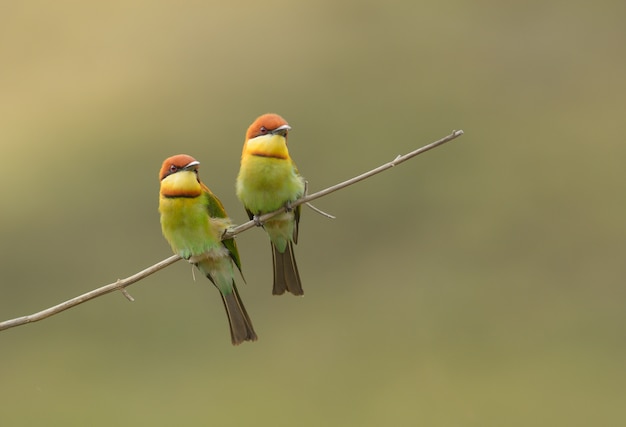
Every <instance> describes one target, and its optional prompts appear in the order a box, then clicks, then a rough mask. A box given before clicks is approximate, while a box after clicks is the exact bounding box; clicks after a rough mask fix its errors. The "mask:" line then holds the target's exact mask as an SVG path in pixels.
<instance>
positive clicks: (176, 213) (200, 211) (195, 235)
mask: <svg viewBox="0 0 626 427" xmlns="http://www.w3.org/2000/svg"><path fill="white" fill-rule="evenodd" d="M199 165H200V162H198V161H197V160H196V159H194V158H193V157H191V156H189V155H187V154H178V155H176V156H172V157H168V158H167V159H165V161H164V162H163V165H162V166H161V170H160V172H159V179H160V181H161V184H160V192H159V213H160V221H161V231H162V232H163V236H164V237H165V239H166V240H167V242H168V243H169V245H170V246H171V248H172V251H174V253H176V254H178V255H180V257H181V258H183V259H185V260H187V261H189V262H190V263H192V264H193V265H195V266H196V267H197V268H198V270H200V271H201V272H202V273H203V274H204V275H205V276H206V277H207V278H208V279H209V280H210V281H211V282H212V283H213V284H214V285H215V287H216V288H217V289H218V290H219V291H220V295H221V296H222V302H223V303H224V308H225V309H226V315H227V316H228V322H229V325H230V335H231V341H232V343H233V345H238V344H240V343H242V342H244V341H256V339H257V335H256V333H255V332H254V328H253V327H252V322H251V321H250V317H249V316H248V313H247V311H246V308H245V307H244V305H243V302H242V300H241V297H240V296H239V292H238V291H237V286H236V285H235V272H234V268H233V263H234V264H235V266H236V267H237V269H239V271H240V272H241V260H240V258H239V251H238V249H237V245H236V243H235V240H234V239H232V238H231V239H225V240H221V238H222V235H223V233H224V232H225V231H226V229H227V228H228V227H229V226H230V225H231V222H230V219H229V218H228V217H227V215H226V211H225V210H224V206H223V205H222V203H221V202H220V200H219V199H218V198H217V197H216V196H215V194H213V193H212V192H211V190H209V188H208V187H207V186H206V185H204V184H203V183H202V181H200V178H199V177H198V167H199ZM242 277H243V276H242Z"/></svg>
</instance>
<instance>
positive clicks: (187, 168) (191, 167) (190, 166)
mask: <svg viewBox="0 0 626 427" xmlns="http://www.w3.org/2000/svg"><path fill="white" fill-rule="evenodd" d="M199 164H200V162H199V161H197V160H194V161H193V162H190V163H189V164H187V165H185V167H184V168H183V169H182V170H185V171H192V170H194V169H195V168H196V166H198V165H199Z"/></svg>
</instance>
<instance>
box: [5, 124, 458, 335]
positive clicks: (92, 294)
mask: <svg viewBox="0 0 626 427" xmlns="http://www.w3.org/2000/svg"><path fill="white" fill-rule="evenodd" d="M461 135H463V131H462V130H457V131H453V132H452V133H451V134H450V135H448V136H446V137H444V138H441V139H440V140H438V141H435V142H433V143H430V144H428V145H425V146H423V147H421V148H419V149H417V150H415V151H412V152H410V153H408V154H405V155H399V156H397V157H396V158H395V159H394V160H393V161H391V162H389V163H385V164H384V165H381V166H379V167H377V168H375V169H372V170H370V171H368V172H365V173H363V174H361V175H359V176H355V177H354V178H351V179H348V180H346V181H344V182H341V183H339V184H336V185H333V186H332V187H328V188H326V189H324V190H321V191H318V192H317V193H313V194H308V195H305V196H304V197H301V198H300V199H298V200H296V201H294V202H293V203H291V207H296V206H298V205H301V204H303V203H308V202H310V201H312V200H315V199H319V198H320V197H323V196H326V195H327V194H330V193H333V192H335V191H338V190H341V189H342V188H345V187H348V186H350V185H352V184H355V183H357V182H359V181H363V180H364V179H366V178H369V177H371V176H373V175H376V174H378V173H380V172H383V171H385V170H387V169H390V168H392V167H394V166H397V165H399V164H400V163H402V162H405V161H407V160H409V159H411V158H413V157H415V156H417V155H419V154H422V153H424V152H426V151H428V150H432V149H433V148H435V147H438V146H440V145H442V144H445V143H446V142H448V141H452V140H453V139H455V138H457V137H459V136H461ZM284 211H285V208H284V207H283V208H281V209H278V210H277V211H274V212H270V213H267V214H264V215H261V216H260V217H259V221H260V222H261V223H263V222H265V221H267V220H268V219H270V218H272V217H273V216H275V215H278V214H279V213H281V212H284ZM254 226H255V222H254V221H248V222H246V223H244V224H241V225H239V226H237V227H233V228H231V229H230V230H229V231H227V232H226V233H224V236H222V238H223V239H227V238H231V237H234V236H236V235H237V234H239V233H243V232H244V231H246V230H249V229H251V228H253V227H254ZM180 259H181V258H180V257H179V256H178V255H172V256H171V257H169V258H167V259H164V260H163V261H160V262H158V263H156V264H154V265H152V266H150V267H148V268H146V269H145V270H142V271H140V272H138V273H136V274H133V275H132V276H130V277H127V278H125V279H120V280H117V281H116V282H114V283H110V284H108V285H105V286H102V287H100V288H98V289H94V290H92V291H89V292H87V293H84V294H82V295H79V296H77V297H74V298H72V299H69V300H67V301H64V302H62V303H60V304H57V305H55V306H52V307H50V308H47V309H45V310H42V311H39V312H37V313H34V314H30V315H28V316H22V317H17V318H15V319H10V320H5V321H4V322H0V331H2V330H5V329H9V328H13V327H15V326H20V325H25V324H27V323H33V322H37V321H39V320H43V319H45V318H48V317H50V316H53V315H55V314H58V313H60V312H62V311H65V310H67V309H69V308H72V307H76V306H77V305H79V304H82V303H84V302H87V301H89V300H92V299H94V298H97V297H99V296H102V295H104V294H108V293H110V292H113V291H117V290H119V291H121V292H122V294H123V295H124V296H125V297H126V298H127V299H128V300H129V301H133V300H134V299H133V297H132V296H130V294H128V292H127V291H126V289H125V288H126V287H127V286H129V285H132V284H133V283H136V282H138V281H140V280H141V279H145V278H146V277H148V276H150V275H151V274H153V273H156V272H157V271H159V270H161V269H163V268H165V267H168V266H169V265H171V264H174V263H175V262H176V261H178V260H180Z"/></svg>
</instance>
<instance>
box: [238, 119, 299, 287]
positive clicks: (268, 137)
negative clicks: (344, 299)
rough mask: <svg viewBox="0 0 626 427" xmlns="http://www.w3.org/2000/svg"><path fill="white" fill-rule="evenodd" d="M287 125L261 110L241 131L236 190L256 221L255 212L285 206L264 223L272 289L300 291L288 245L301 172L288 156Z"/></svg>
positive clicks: (294, 230) (293, 235)
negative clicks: (243, 131) (270, 263)
mask: <svg viewBox="0 0 626 427" xmlns="http://www.w3.org/2000/svg"><path fill="white" fill-rule="evenodd" d="M290 130H291V127H290V126H289V124H288V123H287V121H286V120H285V119H284V118H282V117H281V116H279V115H278V114H272V113H269V114H263V115H261V116H260V117H258V118H257V119H256V120H255V121H254V122H253V123H252V124H251V125H250V126H249V127H248V131H247V133H246V138H245V142H244V145H243V150H242V153H241V165H240V169H239V174H238V176H237V182H236V194H237V197H238V198H239V200H240V201H241V202H242V204H243V205H244V208H245V209H246V212H247V213H248V217H249V218H250V219H251V220H254V221H255V222H257V225H261V224H260V222H259V217H260V216H261V215H263V214H265V213H268V212H273V211H275V210H277V209H280V208H282V207H285V208H286V209H285V212H283V213H281V214H278V215H277V216H274V217H273V218H271V219H269V220H267V221H266V222H265V223H264V224H262V225H263V228H264V229H265V231H266V232H267V234H268V235H269V238H270V243H271V247H272V260H273V264H274V284H273V288H272V294H273V295H282V294H284V293H285V291H287V292H290V293H291V294H293V295H304V291H303V290H302V282H301V280H300V274H299V272H298V266H297V264H296V259H295V257H294V252H293V245H294V243H297V242H298V224H299V222H300V211H301V209H300V205H298V206H297V207H295V208H293V209H292V208H291V203H292V202H294V201H295V200H297V199H299V198H300V197H302V195H303V194H304V191H305V182H304V178H302V176H300V174H299V172H298V169H297V167H296V165H295V163H294V162H293V160H292V159H291V157H290V156H289V150H288V149H287V134H288V132H289V131H290Z"/></svg>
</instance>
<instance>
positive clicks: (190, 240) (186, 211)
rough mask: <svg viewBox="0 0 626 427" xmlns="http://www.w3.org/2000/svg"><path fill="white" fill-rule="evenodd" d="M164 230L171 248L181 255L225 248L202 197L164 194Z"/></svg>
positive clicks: (162, 199)
mask: <svg viewBox="0 0 626 427" xmlns="http://www.w3.org/2000/svg"><path fill="white" fill-rule="evenodd" d="M159 211H160V212H161V230H162V231H163V236H164V237H165V239H166V240H167V241H168V242H169V244H170V246H171V247H172V250H173V251H174V252H176V253H177V254H179V255H180V256H181V257H182V258H185V259H188V258H189V257H190V256H194V255H195V256H197V255H202V254H206V253H209V252H210V251H214V250H222V244H221V242H220V238H219V236H218V233H217V232H216V230H214V228H213V227H212V225H211V222H210V221H209V216H208V213H207V207H206V205H205V204H204V203H202V196H200V197H196V198H186V197H175V198H167V197H163V196H161V198H160V200H159Z"/></svg>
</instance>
